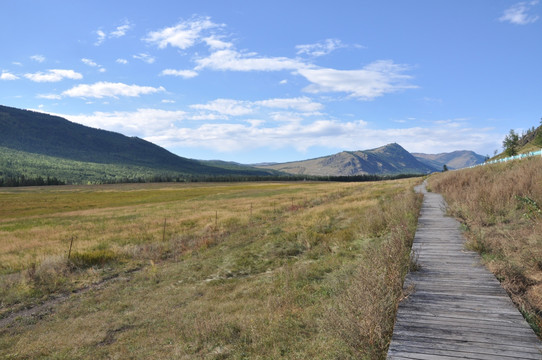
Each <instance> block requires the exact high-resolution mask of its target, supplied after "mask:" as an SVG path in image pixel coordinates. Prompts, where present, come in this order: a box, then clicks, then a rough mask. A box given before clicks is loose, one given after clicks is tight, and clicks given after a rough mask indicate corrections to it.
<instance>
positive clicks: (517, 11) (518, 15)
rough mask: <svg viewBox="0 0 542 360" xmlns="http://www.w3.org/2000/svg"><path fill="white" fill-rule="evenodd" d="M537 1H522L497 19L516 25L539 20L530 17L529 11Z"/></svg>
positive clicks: (532, 16) (537, 17) (534, 16)
mask: <svg viewBox="0 0 542 360" xmlns="http://www.w3.org/2000/svg"><path fill="white" fill-rule="evenodd" d="M538 2H539V1H538V0H535V1H522V2H519V3H517V4H514V5H512V6H511V7H509V8H508V9H506V10H504V13H503V15H502V16H501V17H500V18H499V21H501V22H509V23H511V24H516V25H527V24H531V23H534V22H535V21H537V20H538V19H539V16H538V15H530V14H529V12H530V11H531V9H532V8H533V7H534V6H535V5H537V4H538Z"/></svg>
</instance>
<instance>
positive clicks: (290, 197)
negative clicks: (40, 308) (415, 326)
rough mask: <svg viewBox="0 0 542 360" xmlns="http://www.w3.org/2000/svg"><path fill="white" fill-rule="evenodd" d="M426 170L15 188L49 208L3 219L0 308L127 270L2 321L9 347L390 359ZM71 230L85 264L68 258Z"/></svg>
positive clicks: (2, 349)
mask: <svg viewBox="0 0 542 360" xmlns="http://www.w3.org/2000/svg"><path fill="white" fill-rule="evenodd" d="M416 181H418V182H419V180H416V179H406V180H400V181H389V182H378V183H351V184H349V183H249V184H219V185H217V184H197V185H166V184H163V185H162V187H160V186H157V185H152V186H151V187H150V188H146V187H145V186H141V187H137V186H134V185H130V186H116V187H114V186H113V187H111V186H108V187H105V188H101V187H95V188H93V189H92V191H90V192H88V189H87V188H85V187H81V188H70V190H68V191H65V190H63V192H62V191H58V192H55V191H52V190H48V191H47V192H43V193H42V192H39V191H35V190H33V189H31V190H28V192H25V191H22V192H18V193H15V194H12V195H13V198H12V199H10V200H9V201H12V202H13V203H15V202H16V201H17V200H16V195H22V196H29V198H32V199H34V200H32V201H31V202H29V204H34V205H32V206H36V207H39V206H41V205H38V204H44V203H45V204H46V206H47V208H48V210H47V211H43V210H41V209H34V208H32V206H27V207H20V208H19V210H14V211H13V213H11V218H9V217H8V218H6V219H5V220H4V221H3V222H2V223H0V232H2V236H1V237H0V238H2V240H1V241H4V238H7V237H8V236H9V238H10V240H9V242H8V241H6V242H5V244H10V248H9V249H10V250H8V251H4V248H3V247H2V246H3V245H4V244H2V245H1V246H0V249H2V250H0V263H2V264H4V263H9V266H3V268H2V271H3V275H0V292H1V295H0V298H2V304H1V306H0V310H1V311H2V313H3V314H7V313H9V312H10V311H12V310H14V309H16V308H18V307H21V306H23V305H25V304H29V303H32V302H36V301H37V300H36V298H41V299H44V298H46V297H47V296H49V295H50V294H54V293H58V292H62V291H69V290H72V289H74V288H77V287H80V286H83V285H84V284H89V283H91V282H96V281H99V280H100V279H102V278H103V277H105V276H111V275H115V274H116V275H117V277H116V278H114V279H113V280H111V281H109V282H107V283H104V284H103V285H102V286H98V287H95V288H91V290H90V291H87V292H84V293H79V294H76V295H73V296H71V297H69V298H68V300H67V301H65V302H63V303H61V304H58V305H57V306H56V307H55V308H54V310H53V312H52V313H51V314H42V316H41V318H40V316H37V317H31V318H21V319H20V320H17V321H15V322H14V323H13V324H12V325H10V326H9V327H7V328H4V329H0V357H2V358H8V359H17V358H56V359H73V358H92V359H95V358H113V359H114V358H119V359H120V358H140V359H144V358H157V359H160V358H164V359H166V358H180V359H192V358H194V359H195V358H197V359H200V358H203V359H226V358H232V359H241V358H251V359H252V358H254V359H275V358H290V359H294V358H315V359H337V358H343V359H347V358H360V357H362V358H363V357H364V358H370V359H375V358H383V357H385V351H386V348H387V345H388V342H389V338H390V336H391V331H392V327H393V321H394V315H395V310H396V306H397V302H398V299H399V298H400V297H401V284H402V278H403V276H404V274H405V272H406V269H407V268H408V265H409V245H410V242H411V240H412V237H413V232H414V228H415V225H416V218H417V213H418V209H419V205H420V199H419V197H417V196H416V195H415V194H413V192H412V187H413V185H414V183H415V182H416ZM87 193H88V194H89V196H87V195H85V194H87ZM105 193H107V195H108V196H105ZM30 194H31V195H32V196H30ZM77 194H80V195H83V198H84V199H85V200H84V201H83V200H80V201H79V202H77V201H76V200H75V198H76V197H77V196H76V195H77ZM93 194H94V195H95V196H90V195H93ZM40 196H44V197H45V198H46V199H47V201H39V199H36V198H39V197H40ZM1 199H2V200H0V201H4V200H3V199H4V198H1ZM52 199H56V200H52ZM9 201H8V202H5V203H4V205H6V206H9V204H10V203H9ZM75 203H77V205H73V204H75ZM13 207H14V208H16V206H15V205H14V206H13ZM76 207H77V208H76ZM23 214H28V215H23ZM164 220H165V223H166V227H165V230H166V231H165V232H164ZM37 234H39V235H38V236H36V235H37ZM4 235H6V236H5V237H4ZM72 236H73V237H74V239H75V241H74V243H75V245H74V249H73V250H72V251H73V252H72V256H73V254H77V256H79V258H77V257H76V259H79V260H78V261H80V263H77V262H76V261H75V260H73V259H72V261H70V262H67V261H66V256H67V251H68V246H69V240H70V238H71V237H72ZM30 240H32V241H30ZM27 242H29V243H30V244H26V243H27ZM21 243H25V244H24V246H23V245H22V244H21ZM23 248H24V250H23ZM6 249H7V246H6ZM29 254H30V255H29ZM103 259H107V262H106V263H104V264H101V263H99V261H98V260H103ZM93 261H95V262H96V263H93ZM134 268H141V270H140V271H136V272H132V273H129V272H128V271H127V270H129V269H134ZM1 316H2V315H0V317H1Z"/></svg>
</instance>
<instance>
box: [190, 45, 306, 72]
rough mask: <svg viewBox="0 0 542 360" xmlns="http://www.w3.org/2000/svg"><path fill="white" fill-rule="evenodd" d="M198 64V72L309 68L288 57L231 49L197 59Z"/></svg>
mask: <svg viewBox="0 0 542 360" xmlns="http://www.w3.org/2000/svg"><path fill="white" fill-rule="evenodd" d="M196 63H197V66H196V70H201V69H205V68H209V69H213V70H230V71H281V70H296V69H299V68H305V67H307V65H306V64H304V63H302V62H300V61H297V60H293V59H289V58H287V57H258V55H257V54H256V53H239V52H238V51H235V50H229V49H226V50H219V51H216V52H214V53H212V54H211V55H210V56H208V57H205V58H201V59H197V60H196Z"/></svg>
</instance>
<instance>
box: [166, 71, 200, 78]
mask: <svg viewBox="0 0 542 360" xmlns="http://www.w3.org/2000/svg"><path fill="white" fill-rule="evenodd" d="M160 75H169V76H178V77H182V78H185V79H190V78H193V77H196V76H198V73H197V72H196V71H194V70H174V69H165V70H163V71H162V72H161V73H160Z"/></svg>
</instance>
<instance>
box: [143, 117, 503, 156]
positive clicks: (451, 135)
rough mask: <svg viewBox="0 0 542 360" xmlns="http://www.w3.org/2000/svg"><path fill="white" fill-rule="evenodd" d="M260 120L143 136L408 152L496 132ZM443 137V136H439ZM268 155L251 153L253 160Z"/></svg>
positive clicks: (454, 145)
mask: <svg viewBox="0 0 542 360" xmlns="http://www.w3.org/2000/svg"><path fill="white" fill-rule="evenodd" d="M265 124H266V123H265V122H262V121H257V120H256V121H252V122H248V123H245V124H238V123H212V124H202V125H201V126H199V127H197V128H186V127H184V128H180V127H173V128H168V129H166V130H165V131H163V132H157V133H155V134H154V135H149V136H147V137H146V139H147V140H149V141H151V142H154V143H156V144H159V145H161V146H164V147H169V148H177V149H182V148H196V149H210V150H213V151H216V152H220V153H234V152H240V153H243V154H246V153H247V151H251V150H255V149H270V150H277V149H293V150H295V151H298V152H300V153H303V152H306V151H307V150H308V149H310V148H313V147H324V148H328V149H330V150H329V154H332V153H334V152H339V151H343V150H350V151H355V150H366V149H371V148H376V147H380V146H383V145H386V144H389V143H393V142H397V143H399V144H400V145H401V146H403V147H404V148H405V149H407V150H408V151H411V152H426V153H440V152H449V151H454V150H458V149H472V150H475V151H481V152H483V151H484V150H483V149H484V148H492V147H494V146H496V145H495V140H494V139H495V138H496V135H495V134H493V133H492V129H489V128H476V129H474V128H469V127H464V126H461V127H459V128H457V127H452V126H432V127H427V128H422V127H411V128H403V129H385V130H380V129H372V128H371V127H370V124H369V123H367V122H365V121H362V120H357V121H349V122H339V121H335V120H316V121H312V122H301V121H297V122H296V121H293V122H284V123H281V124H280V125H279V126H275V125H276V124H274V126H272V127H271V126H266V125H265ZM443 139H445V140H443ZM263 160H272V159H269V158H267V159H253V161H254V162H257V161H263Z"/></svg>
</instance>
